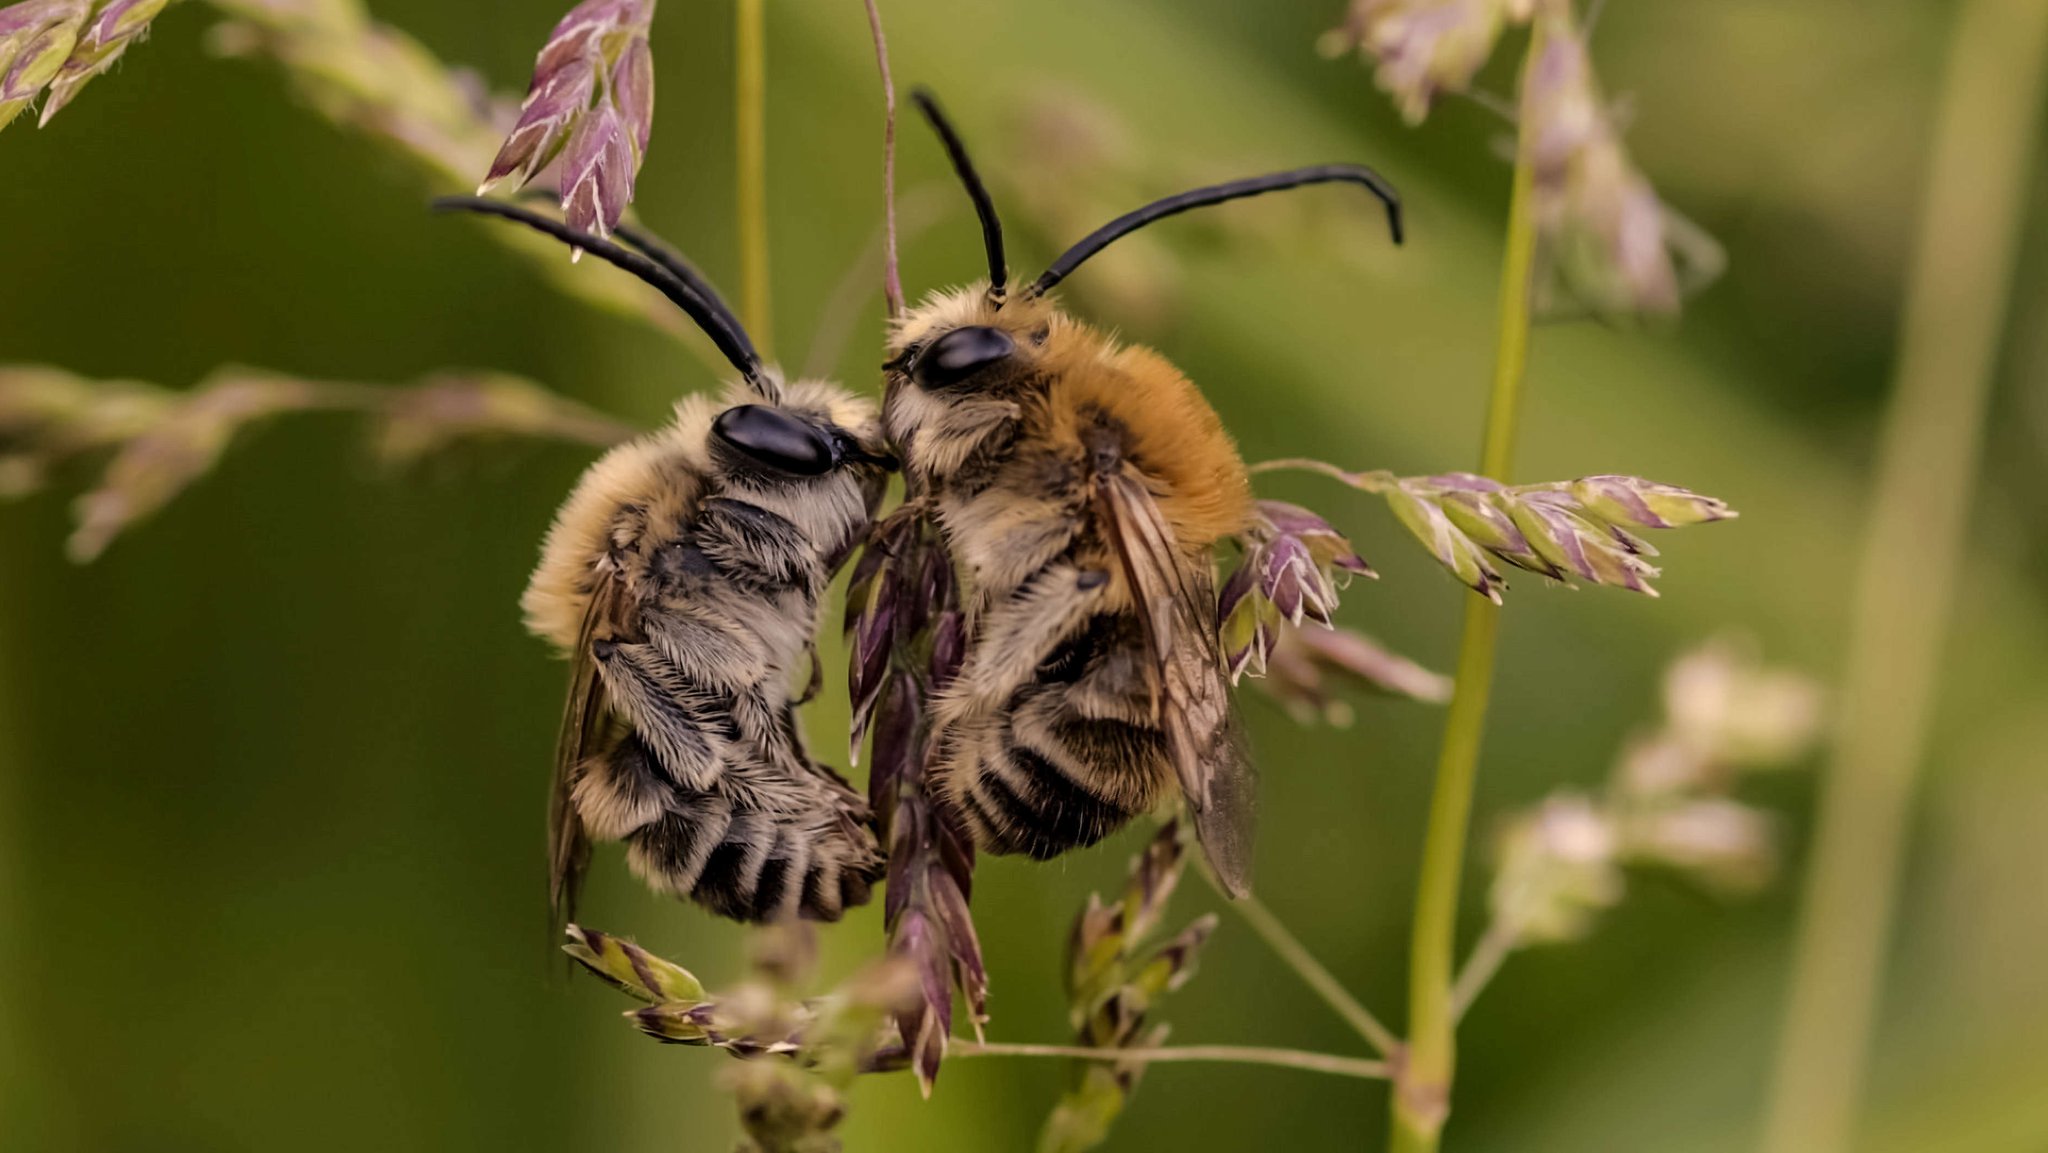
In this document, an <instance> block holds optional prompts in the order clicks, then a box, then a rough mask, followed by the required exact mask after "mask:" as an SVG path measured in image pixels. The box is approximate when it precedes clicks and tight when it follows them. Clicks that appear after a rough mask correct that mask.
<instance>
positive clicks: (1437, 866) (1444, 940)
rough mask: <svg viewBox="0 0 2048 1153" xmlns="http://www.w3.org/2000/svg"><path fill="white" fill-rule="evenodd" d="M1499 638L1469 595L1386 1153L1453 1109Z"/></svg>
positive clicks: (1530, 232) (1506, 276)
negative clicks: (1471, 876) (1463, 967)
mask: <svg viewBox="0 0 2048 1153" xmlns="http://www.w3.org/2000/svg"><path fill="white" fill-rule="evenodd" d="M1543 27H1544V24H1543V21H1541V20H1538V21H1537V22H1536V31H1535V33H1534V35H1533V36H1532V37H1531V39H1530V43H1529V50H1528V51H1529V54H1528V58H1527V61H1525V63H1524V64H1523V70H1524V74H1525V77H1524V80H1525V83H1526V73H1527V71H1528V69H1529V67H1530V66H1531V64H1532V63H1533V62H1534V61H1535V60H1536V59H1537V57H1538V55H1539V54H1540V53H1541V52H1542V51H1543V38H1544V32H1543ZM1530 148H1531V142H1530V141H1529V139H1528V138H1527V135H1526V134H1523V135H1522V136H1521V137H1520V139H1519V141H1518V144H1517V147H1516V154H1515V172H1514V183H1513V191H1512V193H1511V197H1510V200H1509V206H1508V235H1507V251H1506V254H1505V255H1504V256H1503V258H1502V261H1501V277H1500V335H1499V340H1498V350H1497V354H1496V357H1495V361H1494V374H1493V393H1492V397H1491V399H1490V400H1489V401H1488V404H1487V410H1486V436H1485V447H1484V450H1483V452H1482V453H1481V457H1480V464H1479V471H1480V473H1481V474H1482V475H1485V476H1490V477H1493V478H1494V479H1496V480H1500V481H1503V482H1504V481H1506V480H1507V478H1508V470H1509V468H1510V466H1511V465H1512V464H1513V459H1514V447H1515V431H1516V426H1517V416H1518V413H1519V410H1520V408H1521V398H1522V380H1523V377H1524V375H1525V371H1526V369H1527V366H1528V357H1529V310H1530V289H1531V279H1532V275H1533V272H1534V269H1535V263H1536V221H1535V217H1534V214H1533V212H1532V211H1531V208H1532V205H1531V203H1530V201H1531V199H1532V194H1533V188H1534V171H1533V166H1532V164H1531V158H1530ZM1499 636H1500V607H1499V606H1498V605H1495V604H1494V603H1492V602H1491V601H1489V600H1487V599H1486V598H1485V597H1481V596H1469V597H1466V598H1465V627H1464V635H1463V638H1462V639H1461V640H1460V641H1459V645H1458V669H1457V678H1458V680H1457V690H1456V693H1455V695H1453V696H1452V698H1451V707H1450V712H1449V715H1448V716H1447V717H1446V718H1445V721H1444V739H1443V746H1442V749H1441V751H1440V752H1439V754H1438V758H1437V770H1436V788H1435V792H1434V794H1433V795H1432V797H1431V798H1430V804H1429V825H1428V828H1427V831H1426V832H1425V833H1424V835H1423V848H1422V874H1421V878H1420V880H1419V881H1418V883H1417V885H1416V894H1415V927H1414V932H1413V937H1412V939H1411V941H1410V953H1409V962H1408V964H1409V973H1408V1049H1407V1052H1406V1054H1405V1058H1404V1060H1403V1062H1402V1068H1401V1071H1400V1075H1399V1076H1398V1077H1397V1078H1396V1081H1395V1087H1394V1108H1393V1138H1392V1143H1391V1148H1392V1149H1393V1150H1394V1153H1431V1151H1433V1150H1435V1149H1436V1148H1437V1145H1438V1140H1439V1138H1440V1136H1441V1135H1442V1132H1443V1125H1444V1120H1445V1119H1446V1118H1447V1117H1448V1116H1449V1115H1450V1107H1451V1079H1452V1076H1453V1072H1454V1069H1455V1066H1456V1063H1457V1036H1456V1033H1457V1023H1458V1014H1457V1006H1456V1004H1455V1002H1454V1000H1453V998H1452V993H1451V982H1452V973H1453V970H1454V967H1455V965H1456V964H1457V958H1456V948H1457V929H1458V890H1459V884H1460V881H1461V879H1462V877H1463V875H1464V867H1465V841H1466V834H1467V829H1468V827H1469V825H1470V824H1471V816H1472V793H1473V788H1474V784H1475V782H1476V780H1477V777H1478V769H1479V748H1480V743H1481V741H1482V739H1483V738H1484V736H1485V731H1486V706H1487V700H1488V698H1489V696H1490V695H1491V692H1492V688H1493V663H1494V651H1495V649H1496V647H1497V643H1498V640H1499Z"/></svg>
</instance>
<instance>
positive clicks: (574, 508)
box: [436, 197, 894, 922]
mask: <svg viewBox="0 0 2048 1153" xmlns="http://www.w3.org/2000/svg"><path fill="white" fill-rule="evenodd" d="M436 203H437V206H439V207H442V208H444V209H455V210H463V211H472V212H481V213H486V214H491V215H496V216H501V217H505V218H508V219H511V220H515V221H518V222H520V223H523V224H526V225H528V226H529V227H532V228H535V229H537V230H539V231H541V232H543V233H546V234H548V235H550V236H553V237H555V238H557V239H559V240H562V241H564V242H566V243H569V244H571V245H574V246H575V247H576V248H578V249H580V250H582V251H586V252H589V253H592V254H594V255H596V256H598V257H600V258H602V259H604V260H606V261H609V262H611V263H613V264H615V265H618V266H619V267H621V268H623V269H625V270H626V271H628V272H631V273H633V274H634V275H636V276H639V277H640V278H641V279H643V280H646V281H647V282H649V283H650V284H653V285H654V286H655V287H657V288H659V289H661V290H662V291H663V292H664V293H665V294H667V295H668V296H669V298H670V299H671V300H673V301H675V302H676V303H677V304H678V305H680V306H681V307H682V308H683V310H684V311H685V312H686V313H688V314H689V316H690V317H691V319H692V320H694V321H695V322H696V323H697V325H698V327H700V328H702V329H703V330H704V332H705V333H706V334H707V335H709V336H710V337H711V338H712V340H713V342H714V343H715V344H717V346H718V347H719V349H720V351H721V352H723V353H724V354H725V356H726V358H727V359H728V360H730V361H731V362H732V364H733V366H734V367H735V368H736V369H738V370H739V373H740V377H741V379H740V380H739V381H738V382H736V383H734V384H733V385H731V386H730V387H729V388H728V390H727V391H726V393H725V395H724V396H723V397H721V398H719V399H717V400H713V399H712V398H710V397H707V396H701V395H699V396H692V397H689V398H687V399H685V400H683V401H682V402H681V403H680V404H678V405H677V406H676V410H675V418H674V420H673V421H672V422H671V423H669V424H668V425H667V426H666V427H663V428H661V429H659V430H658V431H655V432H651V433H648V434H646V435H644V436H641V437H639V438H637V439H635V440H632V441H629V442H627V443H625V444H622V445H619V446H618V447H617V448H614V449H612V450H611V451H610V452H609V453H607V454H606V455H605V456H604V457H602V458H601V459H599V460H598V462H597V463H596V464H594V465H592V466H591V467H590V469H589V470H588V471H587V472H585V473H584V475H583V478H582V480H581V481H580V482H578V484H577V485H576V488H575V491H574V492H572V493H571V494H570V496H569V499H568V501H567V502H566V503H564V504H563V505H562V508H561V510H560V512H558V513H557V514H556V516H555V520H554V524H553V527H552V528H550V529H549V531H548V534H547V539H546V541H545V543H544V544H543V545H542V548H541V560H540V565H539V567H538V568H536V569H535V570H534V573H533V578H532V581H531V583H530V584H529V585H528V587H527V589H526V593H525V597H524V599H523V600H522V602H521V603H522V607H523V608H524V610H525V614H526V622H527V626H528V627H529V628H530V629H531V630H532V631H533V632H534V633H536V634H537V635H539V636H540V637H542V638H544V639H546V640H548V641H550V642H551V643H553V644H554V645H555V646H556V647H557V648H558V649H560V650H561V651H562V652H563V653H565V654H566V655H567V656H568V658H569V661H570V663H571V669H572V672H571V677H570V690H569V700H568V705H567V708H566V710H565V712H564V716H563V721H562V729H561V736H560V739H559V741H558V743H557V747H556V753H555V766H554V785H553V796H552V803H551V807H550V808H551V811H550V816H549V847H548V857H549V863H550V881H549V900H550V905H551V908H552V910H553V912H554V914H555V917H556V919H557V921H558V922H559V921H565V920H567V919H568V917H569V916H570V915H571V914H572V913H573V906H574V903H575V899H576V895H577V891H578V889H579V887H580V883H581V879H582V875H583V872H584V870H585V869H586V867H587V865H588V861H589V856H590V844H591V840H592V839H593V838H595V839H597V840H603V841H624V842H626V845H627V851H626V855H627V861H628V863H629V864H630V865H631V867H632V869H633V871H634V872H635V873H637V874H638V875H639V876H640V877H641V878H642V879H643V880H645V881H646V882H647V883H648V885H649V886H650V887H651V888H653V889H655V890H656V891H657V892H662V893H666V894H669V895H672V896H675V897H678V898H687V899H690V900H693V901H695V902H697V903H698V904H700V905H702V906H704V907H705V908H707V909H710V910H711V911H713V912H715V913H718V914H721V915H723V916H727V917H731V918H734V919H736V920H741V921H766V920H776V919H782V918H787V917H792V916H801V917H804V918H808V919H814V920H825V921H831V920H837V919H838V918H839V916H840V914H841V913H842V912H843V911H844V910H846V909H847V908H850V907H853V906H857V905H860V904H862V903H864V902H865V901H866V900H867V899H868V896H869V892H870V889H871V888H872V886H873V884H874V882H875V881H876V880H877V879H878V878H879V876H880V873H881V867H882V857H881V853H880V850H879V849H878V847H877V845H876V842H875V839H874V835H873V833H872V832H871V831H870V830H869V828H868V821H869V816H870V815H869V812H868V808H867V806H866V804H865V802H864V801H863V800H862V799H861V797H860V795H859V794H858V793H856V792H855V791H854V790H853V789H852V788H851V787H850V786H849V785H848V784H847V783H846V782H845V781H844V780H842V779H841V778H839V777H838V776H837V775H836V774H834V773H833V772H832V771H831V770H830V769H828V768H826V767H825V766H823V765H821V764H818V763H817V762H815V761H813V760H812V759H811V757H810V755H809V754H808V753H807V752H806V750H805V746H804V742H803V738H802V735H801V733H800V732H799V730H798V727H797V720H796V708H797V706H798V705H799V704H801V703H802V701H801V700H798V699H795V697H796V694H795V693H794V692H793V691H792V687H791V686H792V683H793V680H794V677H795V674H796V671H797V669H798V667H799V664H800V662H802V661H803V660H804V659H805V657H806V656H807V655H808V657H809V658H810V662H811V682H810V683H811V691H815V689H816V686H817V681H818V668H817V659H816V652H815V637H816V634H817V627H818V613H819V600H820V598H821V597H822V596H823V595H824V592H825V589H826V586H827V585H828V584H829V583H830V581H831V579H832V575H833V574H834V572H836V571H837V570H838V568H839V566H840V565H841V563H842V562H843V561H844V560H845V559H846V557H847V554H848V553H849V552H851V551H852V549H853V548H854V546H855V545H857V544H858V543H859V542H860V541H861V540H862V539H864V538H865V537H866V535H867V532H868V529H869V527H870V525H871V523H872V521H873V517H874V513H875V510H876V507H877V505H878V504H879V503H880V501H881V498H882V495H883V491H884V488H885V486H886V483H887V476H888V472H889V471H890V470H892V469H893V468H894V461H893V459H892V458H891V457H890V456H889V455H888V453H887V452H886V451H885V449H884V445H883V442H882V432H881V424H880V420H879V417H878V414H877V413H876V411H875V407H874V405H873V404H872V403H871V402H869V401H867V400H865V399H862V398H860V397H856V396H855V395H853V394H852V393H849V392H847V391H845V390H844V389H842V388H840V387H838V386H837V385H834V384H830V383H826V382H822V381H797V382H794V383H784V382H783V380H782V379H781V377H780V375H779V373H778V372H777V371H776V370H774V369H773V368H770V367H768V366H765V365H763V363H762V361H761V358H760V356H759V354H758V353H757V352H756V351H755V350H754V347H753V344H752V342H751V340H750V339H749V338H748V337H747V334H746V330H745V329H744V328H743V327H742V326H741V325H740V323H739V322H738V320H737V318H735V317H734V316H733V314H732V312H731V311H730V310H729V309H728V308H727V307H726V306H725V304H724V302H723V301H721V300H720V299H719V297H718V295H717V293H716V292H715V291H713V290H712V289H711V287H710V286H709V285H708V284H706V283H704V281H703V280H702V278H701V277H699V276H697V274H696V273H695V272H694V270H692V269H691V268H690V266H689V265H688V263H687V262H685V261H684V260H683V259H682V258H681V257H680V256H679V255H678V254H676V253H675V252H673V250H670V249H668V248H667V247H666V246H663V245H661V244H660V243H659V242H657V241H654V240H653V239H652V238H650V237H648V236H646V235H645V234H642V233H639V232H637V231H636V230H633V229H631V228H621V229H619V230H618V232H617V235H618V236H619V238H620V239H621V240H624V241H626V242H627V243H628V244H631V245H633V246H634V248H635V249H637V250H638V251H632V250H628V249H626V248H622V247H620V246H619V245H617V244H615V243H613V242H611V241H609V240H606V239H604V238H601V237H597V236H592V235H589V234H586V233H582V232H579V231H577V230H575V229H572V228H570V227H568V226H566V225H564V224H562V223H561V222H559V221H557V220H554V219H552V218H550V217H546V216H542V215H539V214H537V213H534V212H531V211H529V210H527V209H524V208H521V207H518V206H516V205H512V204H508V203H505V202H502V201H492V200H482V199H478V198H474V197H451V198H448V199H446V200H442V201H438V202H436ZM808 696H809V693H808V692H807V693H806V694H805V698H804V699H808Z"/></svg>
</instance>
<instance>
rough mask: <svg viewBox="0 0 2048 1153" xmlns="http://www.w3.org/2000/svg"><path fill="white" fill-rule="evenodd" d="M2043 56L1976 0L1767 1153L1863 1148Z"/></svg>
mask: <svg viewBox="0 0 2048 1153" xmlns="http://www.w3.org/2000/svg"><path fill="white" fill-rule="evenodd" d="M2044 66H2048V5H2044V4H2042V3H2040V0H1971V2H1970V3H1967V4H1965V5H1964V6H1963V7H1962V9H1961V13H1960V16H1959V19H1958V23H1957V25H1956V30H1955V35H1954V39H1953V41H1952V42H1951V43H1950V45H1949V51H1948V62H1947V65H1946V74H1945V75H1946V79H1945V80H1944V89H1943V93H1942V95H1941V98H1940V106H1939V111H1938V112H1937V114H1936V116H1937V118H1936V121H1935V129H1934V139H1933V149H1932V155H1931V157H1930V158H1929V163H1928V177H1927V179H1928V184H1927V192H1926V200H1925V202H1924V203H1923V204H1922V207H1921V223H1920V228H1919V239H1918V242H1917V243H1918V250H1917V252H1916V253H1915V257H1914V261H1913V264H1912V267H1911V271H1910V273H1909V274H1908V275H1909V280H1908V287H1907V299H1906V307H1905V312H1904V317H1903V322H1902V325H1903V327H1902V332H1901V337H1900V341H1899V360H1898V367H1897V370H1896V373H1897V375H1896V379H1895V382H1894V385H1893V391H1892V399H1891V403H1890V405H1889V407H1888V409H1887V410H1886V413H1885V417H1884V424H1883V427H1882V430H1881V432H1880V434H1879V446H1878V454H1877V465H1876V468H1877V479H1876V484H1875V487H1874V489H1873V491H1872V493H1871V497H1870V513H1869V516H1870V521H1869V524H1868V526H1867V529H1866V533H1865V536H1864V541H1863V553H1862V557H1861V560H1860V562H1859V567H1858V569H1857V574H1856V583H1855V600H1854V608H1853V610H1852V611H1853V616H1852V618H1851V623H1850V638H1849V645H1848V655H1847V668H1846V671H1845V674H1844V677H1843V681H1842V694H1841V704H1840V707H1839V709H1838V711H1837V715H1836V734H1835V742H1834V749H1833V754H1832V758H1831V762H1830V764H1829V766H1828V771H1827V775H1826V776H1825V777H1824V778H1823V783H1822V796H1821V801H1820V815H1819V819H1818V827H1817V830H1816V832H1815V841H1814V848H1813V856H1812V864H1811V866H1810V867H1809V871H1808V873H1807V877H1806V893H1805V901H1804V907H1803V912H1802V916H1801V921H1800V926H1799V934H1798V943H1797V945H1796V946H1795V954H1794V962H1793V974H1792V990H1791V996H1790V1000H1789V1003H1788V1006H1787V1010H1786V1015H1785V1020H1784V1024H1783V1032H1782V1034H1781V1036H1780V1039H1779V1046H1778V1064H1777V1074H1776V1080H1775V1084H1774V1086H1773V1089H1772V1094H1771V1105H1770V1109H1769V1117H1768V1120H1767V1122H1766V1125H1765V1134H1764V1140H1763V1148H1764V1149H1765V1150H1766V1153H1840V1151H1841V1150H1845V1149H1848V1148H1850V1147H1851V1145H1852V1143H1853V1141H1854V1137H1855V1125H1856V1116H1857V1112H1858V1108H1859V1100H1860V1097H1861V1094H1862V1080H1863V1067H1864V1063H1865V1059H1866V1054H1867V1053H1868V1051H1869V1049H1870V1041H1871V1036H1872V1031H1873V1027H1874V1020H1875V1016H1876V1011H1877V1005H1878V1000H1879V995H1880V992H1881V986H1882V983H1883V975H1884V953H1885V950H1886V946H1887V942H1888V941H1889V940H1890V937H1891V931H1892V919H1893V911H1894V908H1895V906H1896V904H1897V891H1898V882H1899V872H1900V863H1901V859H1902V856H1903V852H1904V847H1905V840H1906V830H1907V828H1908V827H1909V825H1910V816H1911V812H1912V801H1913V794H1914V791H1915V786H1916V782H1917V778H1918V776H1919V769H1920V764H1921V762H1922V760H1923V759H1924V758H1925V754H1926V749H1927V734H1928V722H1929V718H1930V716H1931V714H1932V712H1933V708H1934V705H1935V702H1936V691H1937V687H1938V685H1939V684H1940V678H1941V676H1942V674H1943V671H1944V666H1943V664H1942V660H1941V657H1942V651H1943V648H1944V647H1945V644H1946V642H1947V639H1948V625H1949V614H1950V605H1951V602H1952V600H1953V594H1954V589H1955V579H1956V572H1957V570H1958V568H1959V567H1960V565H1961V562H1962V555H1963V548H1964V544H1965V535H1964V534H1965V530H1966V528H1967V527H1968V520H1969V511H1970V507H1971V504H1972V493H1973V490H1974V487H1975V484H1976V477H1977V472H1978V464H1979V457H1980V454H1981V448H1982V444H1983V432H1984V420H1985V414H1986V412H1987V411H1988V408H1989V400H1990V393H1991V386H1992V382H1993V377H1994V373H1995V369H1996V366H1997V356H1998V344H1999V335H2000V331H2001V329H2002V328H2003V326H2004V323H2005V316H2006V310H2007V297H2008V294H2009V292H2010V289H2011V283H2012V277H2013V267H2014V263H2015V261H2016V260H2017V258H2018V254H2019V251H2020V247H2021V245H2020V240H2021V236H2020V226H2021V224H2022V222H2023V220H2024V218H2025V213H2026V205H2027V200H2026V191H2027V186H2028V182H2029V178H2030V177H2031V176H2032V175H2033V173H2034V168H2035V165H2034V156H2035V150H2036V148H2037V147H2038V142H2039V136H2040V110H2041V101H2042V95H2043V93H2042V87H2043V80H2042V77H2043V69H2044Z"/></svg>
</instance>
